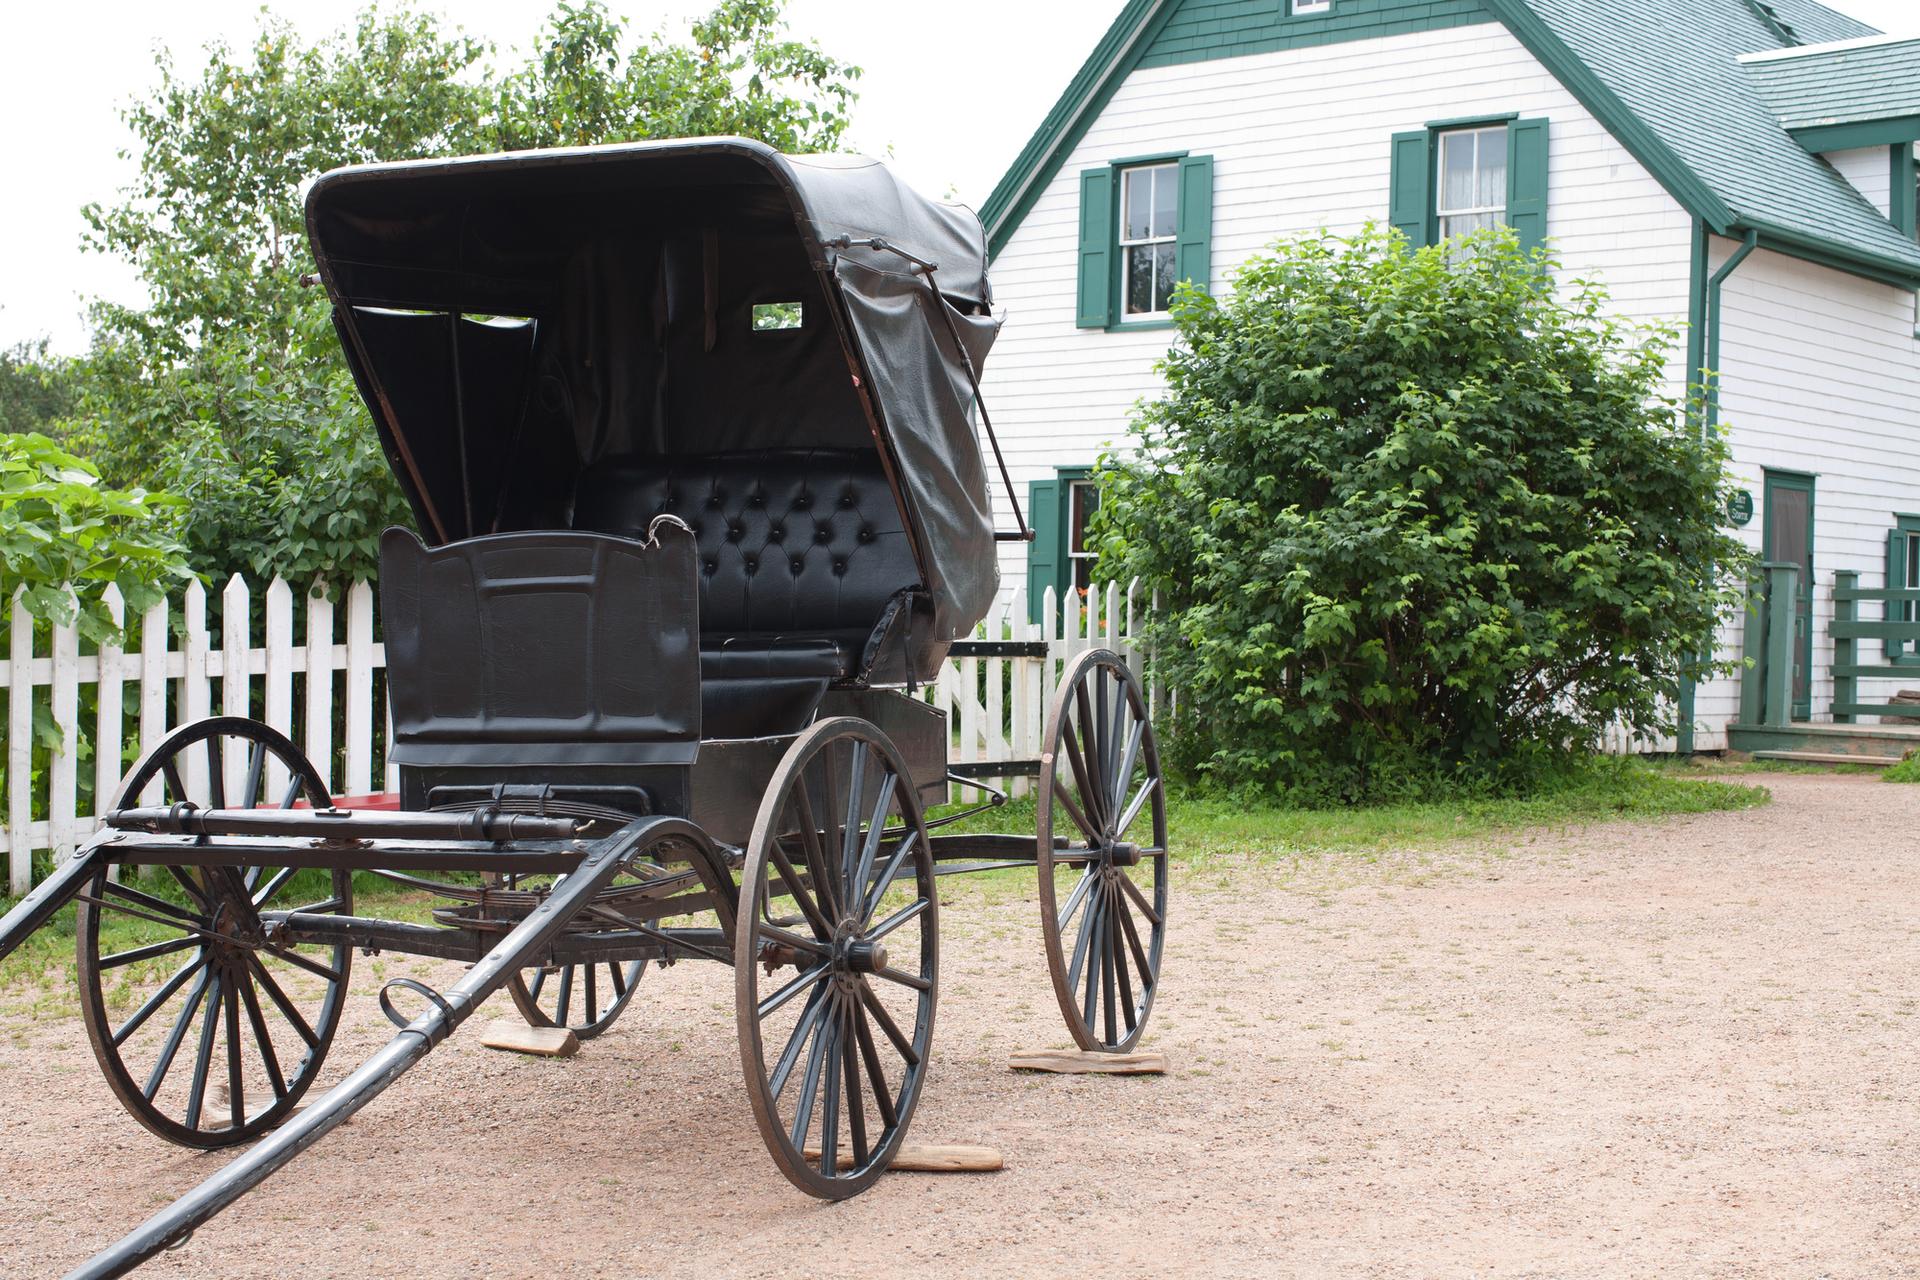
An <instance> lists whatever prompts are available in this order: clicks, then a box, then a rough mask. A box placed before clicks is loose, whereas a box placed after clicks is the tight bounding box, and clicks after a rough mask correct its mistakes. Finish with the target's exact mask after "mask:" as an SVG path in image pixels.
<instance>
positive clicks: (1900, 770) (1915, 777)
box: [1880, 751, 1920, 782]
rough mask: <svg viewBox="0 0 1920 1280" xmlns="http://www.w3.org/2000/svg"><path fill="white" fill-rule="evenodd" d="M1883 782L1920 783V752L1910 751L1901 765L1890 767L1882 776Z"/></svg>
mask: <svg viewBox="0 0 1920 1280" xmlns="http://www.w3.org/2000/svg"><path fill="white" fill-rule="evenodd" d="M1880 781H1882V782H1920V751H1909V752H1907V753H1906V754H1905V755H1903V756H1901V757H1900V763H1899V764H1895V765H1888V766H1887V768H1886V769H1885V770H1883V771H1882V772H1881V774H1880Z"/></svg>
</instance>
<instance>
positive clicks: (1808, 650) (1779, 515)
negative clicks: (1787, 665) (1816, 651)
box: [1760, 471, 1813, 720]
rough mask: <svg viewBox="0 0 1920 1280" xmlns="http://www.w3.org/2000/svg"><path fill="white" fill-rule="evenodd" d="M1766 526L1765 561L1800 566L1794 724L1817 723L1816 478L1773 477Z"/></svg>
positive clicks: (1787, 474) (1784, 474)
mask: <svg viewBox="0 0 1920 1280" xmlns="http://www.w3.org/2000/svg"><path fill="white" fill-rule="evenodd" d="M1766 506H1767V514H1766V526H1765V530H1764V532H1763V533H1762V535H1761V539H1762V541H1761V552H1760V554H1761V557H1762V558H1763V559H1766V560H1773V561H1778V562H1780V563H1782V564H1797V565H1799V566H1800V589H1799V592H1798V598H1797V599H1796V600H1795V601H1794V602H1793V718H1794V719H1796V720H1811V719H1812V718H1813V477H1812V476H1810V475H1806V474H1804V473H1802V472H1798V471H1769V472H1767V497H1766Z"/></svg>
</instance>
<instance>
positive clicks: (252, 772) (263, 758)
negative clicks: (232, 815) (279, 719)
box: [240, 742, 267, 809]
mask: <svg viewBox="0 0 1920 1280" xmlns="http://www.w3.org/2000/svg"><path fill="white" fill-rule="evenodd" d="M266 767H267V744H266V743H265V742H256V743H254V744H253V750H252V751H251V752H249V753H248V755H247V780H246V781H245V782H244V783H242V784H241V791H240V807H241V808H242V809H251V808H254V807H255V806H254V801H255V798H256V797H258V796H259V794H260V771H261V770H262V769H265V768H266Z"/></svg>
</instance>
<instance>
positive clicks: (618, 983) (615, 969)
mask: <svg viewBox="0 0 1920 1280" xmlns="http://www.w3.org/2000/svg"><path fill="white" fill-rule="evenodd" d="M607 980H608V981H609V982H611V983H613V998H614V1000H615V1002H618V1001H619V1000H620V999H621V998H622V997H624V996H625V995H626V994H627V975H626V974H625V973H624V972H623V971H622V970H621V968H620V966H619V965H617V964H615V963H613V962H612V961H611V960H609V961H608V962H607Z"/></svg>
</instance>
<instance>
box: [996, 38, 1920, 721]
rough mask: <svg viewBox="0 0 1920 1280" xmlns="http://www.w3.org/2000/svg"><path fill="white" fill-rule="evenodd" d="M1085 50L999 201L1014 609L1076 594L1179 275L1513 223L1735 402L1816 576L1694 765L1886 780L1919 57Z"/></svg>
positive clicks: (1002, 411) (1222, 277)
mask: <svg viewBox="0 0 1920 1280" xmlns="http://www.w3.org/2000/svg"><path fill="white" fill-rule="evenodd" d="M1087 36H1088V40H1089V41H1090V42H1092V48H1093V51H1092V53H1091V55H1090V56H1089V57H1088V58H1087V60H1086V62H1085V64H1084V65H1083V66H1082V67H1081V68H1080V70H1079V72H1078V74H1077V75H1075V76H1074V78H1073V80H1072V83H1071V84H1070V85H1068V87H1067V89H1066V92H1065V93H1064V94H1063V95H1062V96H1061V98H1060V100H1059V102H1058V103H1057V104H1056V105H1055V106H1054V108H1053V109H1052V111H1051V112H1049V113H1048V115H1047V117H1046V119H1045V120H1044V121H1043V122H1042V123H1041V125H1040V127H1039V129H1038V130H1037V132H1035V134H1034V135H1033V138H1032V140H1031V141H1030V142H1029V143H1028V144H1027V146H1026V148H1025V150H1023V151H1022V152H1021V153H1020V155H1019V157H1018V159H1017V160H1016V161H1015V163H1014V165H1013V167H1012V168H1011V169H1010V170H1009V171H1008V173H1007V174H1006V176H1005V177H1004V178H1003V179H1002V180H1001V182H1000V184H999V186H998V187H997V188H996V189H995V190H994V192H993V194H992V196H991V198H990V199H989V200H988V201H987V203H986V205H985V206H984V218H985V221H986V223H987V227H988V231H989V234H990V240H991V245H992V249H993V252H994V255H995V256H994V268H993V275H994V283H995V291H996V297H997V300H998V302H999V304H1000V305H1001V306H1002V307H1003V308H1004V310H1005V313H1006V315H1007V323H1006V327H1005V330H1004V332H1003V334H1002V337H1001V339H1000V343H999V346H998V348H997V349H996V352H995V355H994V360H993V363H992V368H991V371H990V377H989V379H988V382H987V386H986V393H987V399H988V403H989V405H990V406H991V407H992V410H993V414H994V421H995V425H996V427H997V428H998V429H999V432H1000V435H1001V438H1002V441H1003V443H1004V444H1005V446H1006V447H1007V449H1008V452H1009V461H1010V462H1011V464H1012V465H1013V466H1014V467H1015V468H1016V472H1017V474H1016V479H1017V480H1018V481H1019V482H1020V483H1022V484H1023V485H1025V486H1026V491H1027V493H1028V496H1029V497H1030V500H1031V505H1032V508H1033V513H1034V518H1035V521H1036V524H1037V527H1038V529H1039V538H1038V540H1037V541H1036V542H1035V543H1034V544H1033V546H1032V549H1031V550H1030V551H1027V550H1025V549H1023V548H1019V547H1017V546H1010V547H1009V548H1008V550H1007V552H1006V554H1007V555H1008V557H1009V558H1008V559H1007V561H1006V562H1005V563H1004V564H1003V566H1002V569H1003V578H1004V579H1005V580H1006V581H1007V582H1008V583H1009V584H1011V583H1013V582H1016V581H1024V582H1025V583H1026V584H1027V588H1028V592H1027V595H1028V599H1029V600H1038V599H1039V598H1040V597H1041V595H1042V593H1043V591H1044V590H1045V588H1047V587H1049V586H1052V587H1055V588H1057V589H1059V590H1061V591H1063V592H1064V591H1065V590H1066V589H1067V588H1069V587H1071V586H1073V585H1074V584H1076V583H1077V584H1080V585H1084V584H1085V582H1086V570H1087V563H1086V559H1085V557H1084V554H1083V547H1082V543H1081V539H1080V531H1081V528H1082V524H1083V518H1084V514H1085V512H1086V510H1087V507H1088V504H1089V503H1091V502H1092V501H1094V500H1095V499H1094V495H1093V493H1092V492H1091V490H1090V489H1089V488H1088V487H1087V486H1086V485H1085V483H1084V477H1085V475H1086V472H1087V467H1088V464H1090V463H1092V462H1093V461H1094V459H1095V458H1096V457H1097V456H1098V455H1099V453H1100V451H1101V450H1102V449H1103V447H1105V446H1106V445H1108V444H1109V443H1118V442H1122V441H1124V439H1125V426H1126V422H1127V419H1128V417H1129V413H1130V410H1131V409H1132V407H1133V406H1134V404H1135V403H1136V402H1137V401H1138V400H1140V399H1141V398H1142V397H1151V396H1153V395H1155V394H1156V392H1157V387H1158V380H1157V378H1156V375H1155V373H1154V363H1155V361H1156V359H1157V358H1158V357H1159V356H1160V355H1161V354H1162V353H1163V352H1164V351H1165V350H1166V348H1167V345H1168V343H1169V341H1170V339H1171V336H1172V335H1171V332H1170V328H1169V324H1168V321H1167V319H1166V316H1165V311H1166V306H1167V297H1168V292H1169V289H1170V287H1171V282H1172V281H1174V280H1176V279H1191V280H1194V281H1197V282H1199V283H1201V284H1202V285H1204V286H1205V287H1207V288H1208V289H1210V290H1213V291H1216V292H1218V291H1221V290H1226V289H1230V288H1231V287H1232V282H1233V274H1234V268H1235V265H1236V264H1237V263H1238V262H1240V261H1241V260H1242V259H1243V258H1244V257H1245V256H1246V255H1248V254H1250V253H1252V252H1254V251H1256V250H1258V249H1261V248H1263V247H1265V246H1267V245H1269V244H1271V243H1272V242H1273V241H1274V240H1275V239H1276V238H1277V237H1280V236H1282V235H1286V234H1289V233H1297V232H1302V231H1310V230H1313V229H1315V228H1320V227H1326V228H1330V229H1332V230H1334V231H1336V232H1340V231H1351V230H1354V229H1356V228H1358V227H1359V226H1361V225H1362V224H1363V223H1365V222H1367V221H1368V220H1376V221H1383V222H1385V221H1390V222H1391V223H1392V224H1393V225H1395V226H1397V227H1399V228H1400V229H1401V230H1403V231H1404V232H1405V233H1406V234H1407V235H1408V236H1409V237H1411V238H1412V239H1413V240H1414V241H1416V242H1419V243H1430V242H1432V241H1434V240H1435V239H1437V238H1440V237H1445V236H1448V235H1450V234H1454V233H1456V232H1458V231H1461V230H1465V229H1471V228H1473V227H1477V226H1482V225H1486V224H1488V223H1491V222H1494V221H1496V220H1497V221H1504V222H1506V223H1507V224H1509V225H1511V226H1513V227H1514V228H1515V229H1516V230H1517V231H1518V233H1519V234H1520V236H1521V237H1522V239H1523V240H1525V241H1527V242H1529V243H1532V242H1537V241H1539V240H1541V239H1542V238H1551V239H1552V240H1553V241H1554V242H1555V245H1556V247H1557V248H1558V250H1559V252H1560V255H1561V260H1562V263H1563V269H1564V271H1565V272H1567V273H1577V274H1580V275H1585V276H1591V277H1596V278H1598V279H1600V280H1602V281H1603V282H1604V283H1605V284H1606V285H1607V287H1608V288H1609V289H1610V290H1611V292H1612V295H1613V297H1614V299H1615V306H1616V307H1617V309H1618V310H1619V311H1620V312H1621V313H1622V314H1623V315H1626V316H1629V317H1634V318H1656V317H1657V318H1660V319H1667V320H1675V321H1679V322H1682V323H1683V324H1685V325H1686V332H1687V342H1686V350H1685V352H1684V355H1682V354H1680V353H1676V357H1675V360H1674V366H1673V369H1672V374H1671V380H1672V389H1673V390H1674V392H1675V393H1676V394H1678V393H1679V392H1680V391H1681V390H1682V389H1684V388H1685V387H1686V386H1688V385H1693V384H1697V383H1698V382H1699V381H1700V377H1699V372H1698V371H1699V370H1701V369H1703V368H1710V369H1715V370H1717V371H1718V373H1719V382H1718V385H1719V406H1718V412H1719V414H1720V416H1721V418H1722V420H1723V421H1724V423H1725V424H1726V427H1727V429H1728V430H1729V432H1730V436H1731V441H1732V447H1733V453H1734V457H1735V460H1736V465H1737V469H1738V475H1739V479H1740V483H1741V484H1742V485H1743V486H1744V489H1745V490H1746V494H1747V497H1748V498H1749V499H1750V505H1751V509H1750V512H1749V511H1748V510H1747V506H1748V503H1747V502H1744V501H1738V500H1737V501H1736V502H1735V503H1734V504H1732V506H1733V508H1734V509H1733V510H1732V511H1731V512H1730V516H1729V518H1730V519H1732V520H1734V521H1735V522H1736V523H1737V522H1738V521H1739V520H1740V519H1741V518H1742V517H1744V518H1745V523H1744V524H1742V525H1741V529H1742V532H1743V534H1744V536H1745V537H1746V538H1747V539H1748V541H1749V542H1750V543H1751V544H1752V546H1753V547H1754V549H1755V550H1756V551H1759V552H1761V553H1762V554H1763V555H1764V556H1765V557H1766V559H1767V560H1768V561H1770V562H1774V563H1780V564H1791V565H1793V566H1795V567H1796V569H1797V572H1795V573H1792V574H1785V573H1781V572H1778V571H1776V573H1775V575H1774V577H1775V583H1776V585H1777V586H1778V587H1779V591H1778V594H1779V595H1780V597H1781V598H1780V599H1779V600H1778V601H1776V602H1774V603H1773V604H1772V605H1771V606H1769V608H1768V609H1765V610H1762V611H1761V614H1760V616H1761V617H1762V618H1764V619H1768V620H1769V624H1768V625H1766V626H1763V625H1754V626H1744V625H1742V624H1736V625H1735V627H1734V628H1733V629H1732V630H1731V632H1730V634H1729V635H1728V636H1727V637H1726V642H1727V644H1728V646H1729V647H1730V648H1731V649H1733V650H1735V651H1736V652H1737V651H1739V650H1740V649H1741V647H1742V646H1747V647H1750V648H1751V649H1752V650H1753V651H1754V652H1755V654H1756V664H1755V668H1754V670H1753V671H1752V672H1751V673H1750V674H1749V675H1748V676H1746V677H1743V678H1741V679H1734V680H1726V681H1717V682H1715V683H1713V684H1711V685H1707V686H1703V687H1701V688H1700V689H1698V690H1697V691H1695V693H1694V696H1693V697H1692V699H1691V702H1692V705H1693V719H1692V722H1693V724H1694V725H1695V730H1694V732H1692V733H1688V734H1683V736H1682V740H1681V742H1680V743H1679V744H1678V745H1679V746H1681V747H1682V748H1683V749H1685V748H1694V749H1702V750H1705V749H1717V748H1722V747H1726V746H1729V745H1732V746H1735V747H1744V748H1747V749H1765V748H1773V749H1789V750H1799V751H1811V752H1820V753H1827V752H1839V751H1845V752H1865V753H1867V754H1886V749H1887V747H1888V743H1887V741H1886V738H1885V735H1881V734H1878V733H1876V732H1874V731H1872V730H1871V729H1870V728H1869V726H1873V725H1876V724H1877V723H1878V722H1879V720H1880V717H1878V716H1876V715H1873V714H1872V713H1871V712H1869V711H1866V710H1852V709H1851V708H1858V707H1864V706H1869V705H1874V704H1877V703H1884V702H1886V701H1887V700H1888V699H1889V698H1890V697H1891V696H1892V695H1893V694H1894V692H1895V691H1896V690H1897V689H1898V688H1900V687H1901V685H1900V681H1901V679H1902V677H1903V675H1905V674H1906V673H1905V672H1904V671H1903V670H1902V669H1903V668H1904V667H1906V666H1907V664H1913V669H1912V671H1911V675H1910V677H1909V683H1911V684H1912V685H1913V686H1915V687H1920V646H1916V644H1915V643H1913V642H1912V640H1911V639H1907V638H1903V637H1902V636H1901V635H1900V634H1898V632H1899V628H1900V627H1901V626H1905V625H1909V620H1911V619H1912V618H1913V617H1914V611H1915V605H1914V604H1913V603H1912V602H1911V599H1909V600H1900V599H1897V598H1896V599H1894V600H1892V601H1887V600H1883V599H1877V598H1873V597H1874V595H1876V594H1877V593H1878V592H1880V591H1884V590H1885V589H1886V588H1888V587H1890V586H1891V587H1894V588H1903V589H1911V588H1920V332H1917V331H1916V330H1917V326H1920V316H1917V315H1916V310H1915V290H1916V288H1920V243H1916V234H1915V221H1916V219H1915V203H1916V181H1915V147H1916V140H1917V139H1920V41H1915V40H1904V41H1903V40H1893V39H1889V38H1886V37H1884V36H1880V35H1878V34H1877V33H1875V32H1874V31H1873V30H1872V29H1871V28H1868V27H1865V26H1863V25H1861V24H1860V23H1858V22H1856V21H1854V20H1852V19H1850V18H1847V17H1844V16H1842V15H1840V14H1838V13H1835V12H1834V11H1832V10H1831V9H1828V8H1826V7H1824V6H1823V5H1820V4H1818V3H1815V2H1814V0H1765V2H1763V0H1131V2H1130V3H1127V4H1126V5H1125V7H1124V8H1123V9H1121V10H1120V12H1119V13H1118V14H1117V15H1116V16H1115V17H1114V19H1113V21H1112V24H1111V25H1110V26H1109V27H1108V28H1107V29H1106V30H1105V31H1104V32H1103V33H1102V32H1095V31H1093V30H1091V29H1090V30H1089V31H1088V33H1087ZM1683 361H1684V363H1683ZM1023 557H1024V558H1023ZM1848 575H1851V576H1848ZM1836 585H1837V586H1838V590H1839V596H1838V598H1836V594H1835V593H1836ZM1856 592H1866V593H1868V595H1867V596H1866V597H1865V598H1857V597H1856V594H1855V593H1856ZM1790 597H1791V598H1790ZM1836 606H1837V607H1838V609H1839V615H1840V619H1841V625H1839V626H1837V627H1836V626H1835V625H1834V618H1835V611H1836ZM1849 618H1851V619H1852V621H1851V622H1849V621H1848V619H1849ZM1774 620H1777V622H1778V625H1772V622H1773V621H1774ZM1889 622H1891V624H1892V625H1891V626H1889ZM1769 626H1770V627H1771V629H1769ZM1769 645H1770V646H1771V651H1772V652H1773V653H1774V655H1775V658H1776V661H1774V662H1773V663H1772V664H1771V665H1769V664H1768V663H1767V661H1766V657H1767V653H1768V651H1769ZM1782 655H1784V656H1782ZM1836 720H1838V721H1839V722H1840V723H1839V724H1838V725H1837V726H1836V725H1835V723H1834V722H1835V721H1836ZM1848 721H1851V722H1852V723H1851V724H1848V723H1846V722H1848ZM1747 725H1752V726H1754V729H1753V730H1752V731H1751V732H1749V731H1748V730H1747V728H1746V727H1745V726H1747ZM1762 730H1764V732H1762ZM1909 732H1911V731H1909Z"/></svg>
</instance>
